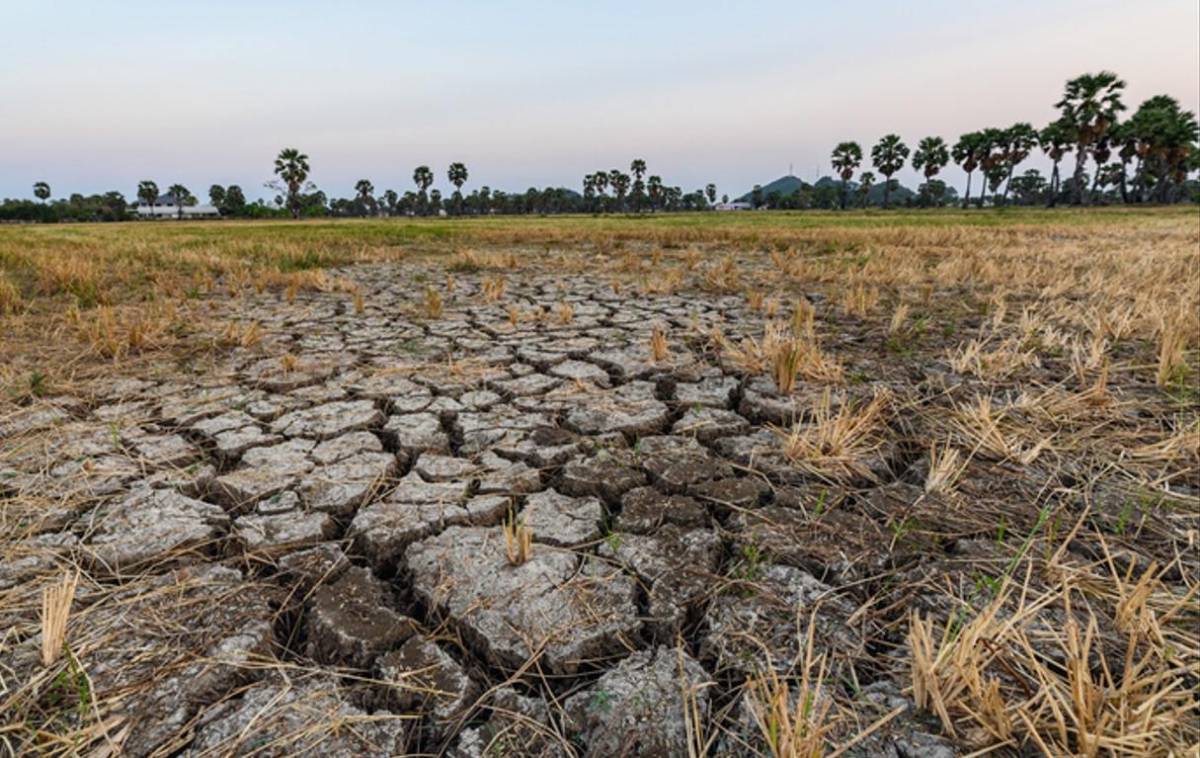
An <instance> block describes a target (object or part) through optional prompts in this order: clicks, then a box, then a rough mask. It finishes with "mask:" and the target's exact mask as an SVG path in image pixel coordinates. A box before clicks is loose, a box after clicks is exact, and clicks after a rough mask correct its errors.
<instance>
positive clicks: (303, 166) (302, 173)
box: [275, 147, 309, 218]
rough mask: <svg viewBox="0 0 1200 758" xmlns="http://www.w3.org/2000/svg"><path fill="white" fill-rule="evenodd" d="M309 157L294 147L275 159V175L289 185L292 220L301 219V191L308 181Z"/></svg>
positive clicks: (281, 151) (289, 206)
mask: <svg viewBox="0 0 1200 758" xmlns="http://www.w3.org/2000/svg"><path fill="white" fill-rule="evenodd" d="M308 171H309V166H308V156H307V155H305V154H304V153H302V152H300V151H299V150H297V149H296V148H294V147H287V148H284V149H283V150H280V151H279V155H278V156H277V157H276V158H275V173H276V174H277V175H278V176H279V178H280V179H282V180H283V183H284V184H286V185H287V207H288V210H290V211H291V212H292V218H300V189H301V188H302V187H303V186H304V182H305V180H306V179H308Z"/></svg>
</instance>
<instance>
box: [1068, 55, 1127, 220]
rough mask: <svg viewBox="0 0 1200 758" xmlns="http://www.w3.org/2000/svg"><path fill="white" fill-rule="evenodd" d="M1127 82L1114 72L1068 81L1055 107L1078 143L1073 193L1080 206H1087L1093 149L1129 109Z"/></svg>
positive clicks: (1085, 75) (1088, 75)
mask: <svg viewBox="0 0 1200 758" xmlns="http://www.w3.org/2000/svg"><path fill="white" fill-rule="evenodd" d="M1123 89H1125V82H1124V81H1122V80H1121V79H1120V77H1118V76H1117V75H1116V74H1114V73H1113V72H1111V71H1101V72H1100V73H1098V74H1083V75H1082V76H1077V77H1075V78H1074V79H1072V80H1070V81H1069V82H1067V86H1066V88H1065V89H1064V91H1063V97H1062V99H1061V100H1059V101H1058V102H1057V103H1055V104H1054V107H1055V108H1058V109H1059V110H1061V111H1062V116H1063V119H1064V120H1065V121H1066V123H1067V124H1068V125H1069V128H1070V130H1071V136H1072V141H1073V142H1074V143H1075V174H1074V182H1073V185H1074V186H1073V187H1072V190H1073V191H1074V194H1075V197H1074V202H1075V204H1076V205H1079V204H1081V203H1085V202H1086V201H1087V197H1086V195H1085V194H1084V192H1083V169H1084V166H1085V164H1086V163H1087V159H1088V156H1089V155H1090V154H1091V152H1092V150H1093V146H1094V145H1097V144H1099V143H1100V142H1101V141H1102V140H1103V139H1104V136H1105V135H1106V134H1107V133H1108V130H1109V129H1110V128H1111V127H1112V126H1113V125H1114V124H1116V122H1117V114H1118V113H1120V112H1121V111H1123V110H1125V104H1124V103H1123V102H1121V90H1123Z"/></svg>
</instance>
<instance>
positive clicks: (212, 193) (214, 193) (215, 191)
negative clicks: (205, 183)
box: [208, 184, 225, 210]
mask: <svg viewBox="0 0 1200 758" xmlns="http://www.w3.org/2000/svg"><path fill="white" fill-rule="evenodd" d="M208 202H209V204H210V205H212V207H214V208H216V209H217V210H221V208H222V207H223V206H224V205H225V188H224V187H222V186H221V185H219V184H214V185H213V186H211V187H209V188H208Z"/></svg>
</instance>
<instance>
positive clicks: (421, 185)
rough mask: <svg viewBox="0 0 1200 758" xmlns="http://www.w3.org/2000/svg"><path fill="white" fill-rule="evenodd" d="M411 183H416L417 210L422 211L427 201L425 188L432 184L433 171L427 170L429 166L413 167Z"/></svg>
mask: <svg viewBox="0 0 1200 758" xmlns="http://www.w3.org/2000/svg"><path fill="white" fill-rule="evenodd" d="M413 184H415V185H417V206H418V210H419V211H421V212H423V211H424V209H425V206H426V205H427V204H428V201H429V196H428V195H427V194H426V190H428V189H429V186H430V185H431V184H433V172H432V171H430V170H429V166H417V167H416V168H415V169H413ZM439 197H440V196H439Z"/></svg>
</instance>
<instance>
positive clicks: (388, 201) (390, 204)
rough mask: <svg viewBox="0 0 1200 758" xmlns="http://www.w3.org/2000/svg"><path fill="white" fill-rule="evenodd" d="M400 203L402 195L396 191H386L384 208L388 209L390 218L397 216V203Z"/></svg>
mask: <svg viewBox="0 0 1200 758" xmlns="http://www.w3.org/2000/svg"><path fill="white" fill-rule="evenodd" d="M398 202H400V195H398V194H396V190H393V189H390V190H384V193H383V207H385V208H387V212H388V215H389V216H394V215H396V203H398Z"/></svg>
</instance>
